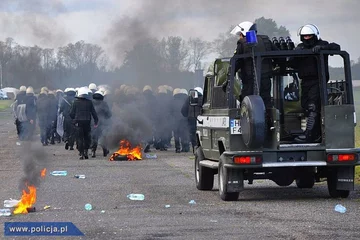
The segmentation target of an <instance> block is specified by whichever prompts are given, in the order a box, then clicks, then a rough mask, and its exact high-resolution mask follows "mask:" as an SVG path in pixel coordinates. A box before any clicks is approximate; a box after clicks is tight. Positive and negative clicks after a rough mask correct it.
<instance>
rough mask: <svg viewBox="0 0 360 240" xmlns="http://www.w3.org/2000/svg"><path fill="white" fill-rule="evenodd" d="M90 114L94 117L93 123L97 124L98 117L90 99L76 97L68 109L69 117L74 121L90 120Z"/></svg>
mask: <svg viewBox="0 0 360 240" xmlns="http://www.w3.org/2000/svg"><path fill="white" fill-rule="evenodd" d="M91 116H92V117H93V118H94V124H95V125H97V124H98V121H99V119H98V116H97V114H96V111H95V108H94V105H93V103H92V101H91V100H89V99H85V98H76V100H75V101H74V103H73V105H72V107H71V110H70V117H71V118H72V119H73V120H74V121H75V122H76V121H91Z"/></svg>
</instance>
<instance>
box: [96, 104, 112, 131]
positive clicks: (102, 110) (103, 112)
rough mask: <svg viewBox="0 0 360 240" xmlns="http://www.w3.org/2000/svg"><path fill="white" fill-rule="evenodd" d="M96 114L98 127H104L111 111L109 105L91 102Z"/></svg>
mask: <svg viewBox="0 0 360 240" xmlns="http://www.w3.org/2000/svg"><path fill="white" fill-rule="evenodd" d="M93 104H94V108H95V111H96V114H97V116H98V118H99V125H106V124H107V120H108V119H110V118H111V111H110V108H109V105H108V104H107V102H105V101H104V100H97V99H94V100H93Z"/></svg>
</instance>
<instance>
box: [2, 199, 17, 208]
mask: <svg viewBox="0 0 360 240" xmlns="http://www.w3.org/2000/svg"><path fill="white" fill-rule="evenodd" d="M19 202H20V200H16V199H12V198H10V199H9V200H5V201H4V207H6V208H12V207H15V206H16V205H18V203H19Z"/></svg>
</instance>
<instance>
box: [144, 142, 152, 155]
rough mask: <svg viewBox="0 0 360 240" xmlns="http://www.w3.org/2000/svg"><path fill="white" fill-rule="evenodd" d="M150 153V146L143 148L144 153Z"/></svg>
mask: <svg viewBox="0 0 360 240" xmlns="http://www.w3.org/2000/svg"><path fill="white" fill-rule="evenodd" d="M148 152H151V151H150V144H146V146H145V148H144V153H148Z"/></svg>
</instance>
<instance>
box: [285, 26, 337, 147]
mask: <svg viewBox="0 0 360 240" xmlns="http://www.w3.org/2000/svg"><path fill="white" fill-rule="evenodd" d="M298 35H299V36H300V40H301V42H302V43H300V44H299V45H298V46H297V47H296V49H295V50H297V49H303V50H305V49H312V51H313V52H314V53H319V52H320V51H321V50H340V46H339V45H338V44H336V43H328V42H327V41H324V40H322V39H321V38H320V31H319V29H318V27H317V26H316V25H314V24H306V25H304V26H302V27H301V28H300V29H299V30H298ZM316 61H317V60H316V58H315V57H313V56H307V57H301V58H294V59H291V61H290V65H291V66H292V67H294V68H295V69H297V71H298V75H299V78H300V79H301V106H302V108H303V109H304V110H305V111H306V114H307V116H308V118H307V122H306V130H305V132H304V134H303V135H300V136H298V137H297V138H295V141H296V142H300V143H302V142H318V141H320V139H321V125H320V108H321V99H320V82H319V76H318V68H317V66H318V65H317V62H316ZM324 61H325V74H326V80H327V81H328V80H329V69H328V56H325V59H324Z"/></svg>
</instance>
